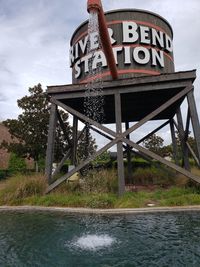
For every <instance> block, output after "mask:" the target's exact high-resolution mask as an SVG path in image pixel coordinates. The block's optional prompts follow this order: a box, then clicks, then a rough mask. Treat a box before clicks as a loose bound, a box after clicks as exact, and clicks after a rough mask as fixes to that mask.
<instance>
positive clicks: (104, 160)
mask: <svg viewBox="0 0 200 267" xmlns="http://www.w3.org/2000/svg"><path fill="white" fill-rule="evenodd" d="M110 160H111V158H110V154H109V153H108V152H107V151H106V152H104V153H103V154H101V155H100V156H98V157H96V159H95V160H93V162H92V165H93V166H94V167H98V166H107V165H108V163H109V162H110Z"/></svg>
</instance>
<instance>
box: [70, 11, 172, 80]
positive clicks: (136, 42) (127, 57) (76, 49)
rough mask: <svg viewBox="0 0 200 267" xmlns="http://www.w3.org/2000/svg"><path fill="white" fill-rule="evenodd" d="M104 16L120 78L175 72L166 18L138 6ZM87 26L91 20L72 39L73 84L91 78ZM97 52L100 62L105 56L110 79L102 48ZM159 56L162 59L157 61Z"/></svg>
mask: <svg viewBox="0 0 200 267" xmlns="http://www.w3.org/2000/svg"><path fill="white" fill-rule="evenodd" d="M105 15H106V20H107V27H108V28H109V32H110V35H111V40H112V43H113V45H112V47H113V51H114V52H115V55H116V64H117V68H118V74H119V76H120V78H123V79H124V78H125V79H126V78H129V77H138V76H141V75H142V76H144V75H158V74H160V73H170V72H174V62H173V48H172V44H171V43H172V39H173V32H172V28H171V26H170V25H169V23H168V22H167V21H166V20H165V19H164V18H162V17H161V16H159V15H157V14H155V13H152V12H149V11H146V10H137V9H121V10H113V11H109V12H107V13H105ZM87 28H88V21H86V22H84V23H83V24H81V25H80V26H79V27H78V29H77V30H76V31H75V33H74V34H73V36H72V39H71V50H70V51H71V55H72V56H71V58H70V61H71V62H72V79H73V83H74V84H75V83H80V82H84V81H88V72H87V71H86V68H87V63H86V62H87V60H88V55H87V48H86V46H87V45H86V43H87V38H88V37H87V34H88V33H87ZM131 37H132V38H131ZM155 54H156V57H155ZM97 55H99V57H97V59H96V61H99V58H101V59H102V61H101V60H100V61H101V62H102V65H103V72H102V77H103V79H104V80H109V79H111V77H110V76H111V75H110V71H109V69H108V67H107V62H106V61H104V59H103V55H101V50H98V51H97ZM154 57H155V59H154V60H153V58H154ZM158 57H159V58H160V60H157V58H158ZM144 58H145V60H144ZM159 62H161V63H159ZM94 68H95V66H94ZM92 78H95V77H92ZM89 79H91V77H90V78H89Z"/></svg>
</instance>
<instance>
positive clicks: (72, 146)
mask: <svg viewBox="0 0 200 267" xmlns="http://www.w3.org/2000/svg"><path fill="white" fill-rule="evenodd" d="M88 10H89V12H90V10H95V12H97V13H98V20H99V29H100V37H101V42H102V47H101V48H99V49H97V50H96V51H95V53H94V54H93V57H92V58H91V57H90V54H88V51H87V42H88V21H85V22H83V23H82V24H81V25H80V26H79V27H78V28H77V29H76V30H75V32H74V34H73V36H72V38H71V47H70V64H71V68H72V81H73V83H72V84H68V85H61V86H49V87H48V90H47V92H48V95H49V97H50V101H51V115H50V123H49V135H48V147H47V157H46V175H47V177H48V180H49V188H48V191H47V192H50V191H51V190H53V189H54V188H55V187H57V186H58V185H59V184H60V183H62V182H64V181H66V180H67V179H68V178H69V177H70V176H71V175H73V174H74V173H75V172H77V171H79V170H81V169H82V168H83V167H84V166H86V165H87V164H88V163H89V162H90V161H91V160H94V159H95V158H96V157H97V156H99V155H101V154H102V153H103V152H105V151H107V150H108V149H110V148H111V147H113V146H114V145H117V166H118V185H119V194H122V193H123V192H124V190H125V179H124V162H123V155H124V153H125V152H126V153H127V159H128V165H129V167H130V164H131V162H130V154H131V153H136V154H139V155H142V156H143V157H146V158H148V159H150V158H151V159H153V160H156V161H159V162H161V163H162V164H164V165H166V166H168V167H171V168H172V169H174V170H176V171H177V172H180V173H182V174H183V175H185V176H187V177H189V178H191V179H193V180H194V181H196V182H200V177H198V176H196V175H194V174H192V173H191V172H190V166H189V159H188V154H189V153H191V154H192V155H193V157H194V159H195V161H196V162H197V164H198V165H199V162H200V125H199V119H198V114H197V110H196V104H195V99H194V95H193V91H194V86H193V82H194V80H195V78H196V71H195V70H190V71H183V72H175V67H174V59H173V31H172V28H171V26H170V24H169V23H168V22H167V21H166V20H165V19H164V18H162V17H161V16H159V15H157V14H155V13H152V12H149V11H145V10H137V9H120V10H112V11H109V12H107V13H105V15H104V13H103V9H102V6H101V3H100V1H97V0H95V1H88ZM93 38H94V40H93V41H94V42H95V38H96V37H95V36H94V37H93ZM89 62H90V64H91V66H92V69H93V70H94V71H95V70H96V69H97V66H98V65H99V64H100V65H101V68H102V72H101V79H102V80H103V86H102V94H103V97H104V113H105V117H104V121H103V124H101V123H100V122H99V121H95V120H94V119H93V117H90V116H88V115H87V116H86V114H85V112H84V97H85V91H86V90H87V85H88V83H89V82H91V80H94V81H95V79H97V78H98V77H97V76H98V74H94V75H92V76H91V75H89V72H88V64H89ZM185 99H187V103H188V112H187V118H186V123H185V127H184V123H183V118H182V113H181V104H182V102H183V101H184V100H185ZM58 107H61V108H63V109H64V110H66V111H67V112H69V113H70V114H71V115H72V116H73V139H72V140H71V141H70V142H69V150H68V151H66V154H65V156H64V157H63V159H62V160H61V162H60V164H59V165H58V167H57V169H56V170H55V172H54V173H53V174H52V164H53V150H54V142H55V127H56V124H57V121H59V123H60V126H61V127H62V128H63V131H65V129H64V124H63V123H62V119H61V116H60V115H59V110H58ZM79 120H80V121H81V122H82V123H85V124H86V125H89V127H90V128H91V129H92V130H93V131H96V132H97V133H98V134H100V135H102V136H104V137H106V138H107V139H108V140H109V142H108V143H107V144H106V145H105V146H103V147H102V148H101V149H100V150H98V151H97V152H96V153H95V154H94V155H92V156H91V157H90V158H88V159H85V160H84V161H82V162H80V163H79V164H77V165H76V161H75V158H76V147H77V140H78V138H79V137H80V136H78V129H77V125H78V121H79ZM151 120H157V121H160V120H162V121H163V120H164V123H163V122H162V123H161V125H160V126H159V127H157V128H156V129H152V131H151V132H149V133H148V134H147V135H145V136H142V137H141V139H140V140H138V141H137V142H133V141H132V140H131V138H130V134H131V133H133V132H134V131H135V130H137V129H138V128H139V127H141V126H142V125H144V124H145V123H146V122H148V121H151ZM190 122H191V125H192V130H193V133H194V137H195V140H196V145H197V155H196V154H195V153H194V151H193V150H192V148H191V147H190V145H189V143H188V141H187V139H188V135H189V131H190V129H189V127H190ZM111 123H112V124H115V125H116V129H115V130H111V129H110V128H108V127H107V125H108V124H111ZM123 123H124V124H125V130H124V131H123V130H122V129H123V127H122V125H123ZM130 124H131V126H130ZM167 125H168V126H169V129H170V132H171V139H172V144H173V157H174V163H173V162H171V161H168V160H166V159H164V158H162V157H160V156H159V155H157V154H155V153H153V152H151V151H149V150H147V149H145V148H144V147H142V146H141V145H140V144H141V143H142V142H143V141H144V140H145V139H146V138H148V137H150V136H151V135H152V134H154V133H156V132H157V131H159V130H160V129H162V128H163V127H165V126H167ZM175 129H176V130H177V131H178V133H179V136H180V139H181V147H182V152H183V162H184V166H179V164H178V160H177V143H176V138H175ZM83 131H84V129H83ZM80 134H81V133H80ZM80 134H79V135H80ZM70 155H71V157H72V158H73V159H74V162H73V163H74V164H75V165H76V166H75V168H74V169H72V170H71V171H69V172H68V173H66V174H65V175H64V176H62V177H61V178H59V179H57V180H54V177H55V175H56V174H57V173H58V172H59V171H60V169H61V167H62V165H63V164H64V162H65V160H66V159H67V158H68V157H69V156H70ZM129 171H130V168H129Z"/></svg>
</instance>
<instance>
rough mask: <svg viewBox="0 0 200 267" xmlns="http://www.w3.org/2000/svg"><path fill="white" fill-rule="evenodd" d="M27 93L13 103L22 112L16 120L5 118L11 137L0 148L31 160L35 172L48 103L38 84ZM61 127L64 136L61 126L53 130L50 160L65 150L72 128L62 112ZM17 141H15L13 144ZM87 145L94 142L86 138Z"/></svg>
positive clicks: (43, 142)
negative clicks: (53, 146)
mask: <svg viewBox="0 0 200 267" xmlns="http://www.w3.org/2000/svg"><path fill="white" fill-rule="evenodd" d="M28 91H29V94H30V95H28V96H27V95H26V96H24V97H22V98H21V99H19V100H18V101H17V104H18V106H19V108H21V109H22V113H21V114H20V115H19V116H18V119H8V120H6V121H4V122H3V124H4V125H5V126H6V127H7V128H8V130H9V132H10V134H11V136H12V138H13V142H12V143H7V142H5V141H4V142H3V143H2V146H3V147H4V148H6V149H7V150H8V151H9V152H13V153H15V154H16V155H18V156H19V157H28V158H32V159H33V160H34V161H35V166H36V171H37V170H38V161H39V160H40V159H41V158H44V157H45V154H46V146H47V136H48V125H49V116H50V104H49V101H48V95H47V93H46V92H44V91H43V89H42V86H41V84H38V85H36V86H34V87H33V88H29V90H28ZM59 113H60V116H61V118H62V121H63V123H64V126H65V129H66V131H65V133H64V132H63V131H62V129H61V127H57V128H56V137H55V149H54V160H55V161H56V162H58V161H60V159H61V158H62V157H63V155H64V153H65V152H66V149H67V147H68V145H69V144H68V142H67V141H66V136H65V134H66V133H67V135H68V139H71V138H72V129H71V127H70V125H69V122H68V114H67V113H66V112H64V111H63V110H60V111H59ZM16 139H17V142H16ZM90 146H92V147H93V146H94V140H93V139H92V137H91V136H90Z"/></svg>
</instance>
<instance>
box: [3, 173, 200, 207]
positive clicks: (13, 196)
mask: <svg viewBox="0 0 200 267" xmlns="http://www.w3.org/2000/svg"><path fill="white" fill-rule="evenodd" d="M192 171H193V172H195V173H196V174H198V175H199V174H200V171H199V170H192ZM140 172H141V170H140ZM137 175H138V173H137ZM141 175H142V173H141ZM144 175H145V177H146V172H145V174H144ZM154 177H155V176H154ZM182 178H183V177H181V176H178V177H176V181H177V184H175V185H174V184H173V185H171V186H169V187H168V188H167V189H164V188H162V187H159V188H158V189H154V190H153V191H147V190H145V191H138V192H126V193H125V194H124V195H123V196H121V197H118V196H117V193H116V189H117V185H116V173H115V171H113V170H112V171H106V170H103V171H99V172H92V173H90V175H88V176H87V177H86V178H85V182H84V183H83V184H80V183H73V184H69V183H64V184H63V185H62V186H60V187H59V188H58V189H57V190H55V191H54V192H52V193H50V194H48V195H45V189H46V186H47V184H46V182H45V179H44V176H43V175H41V174H39V175H29V176H25V175H16V176H14V177H10V178H9V179H7V180H5V181H2V182H0V205H38V206H60V207H84V208H142V207H147V205H148V204H149V203H151V204H154V205H155V206H157V207H158V206H184V205H200V189H199V188H198V187H196V186H194V185H193V184H192V185H191V184H190V186H188V185H187V182H188V180H187V179H186V180H184V182H182V183H181V182H180V180H181V179H182ZM154 180H155V178H154ZM145 182H146V181H145Z"/></svg>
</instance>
